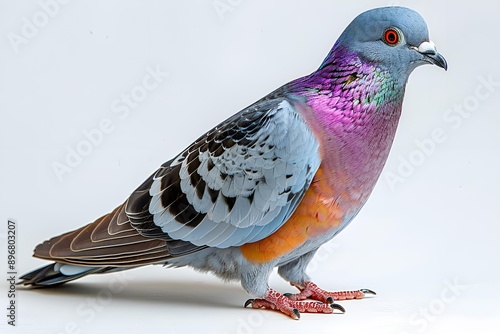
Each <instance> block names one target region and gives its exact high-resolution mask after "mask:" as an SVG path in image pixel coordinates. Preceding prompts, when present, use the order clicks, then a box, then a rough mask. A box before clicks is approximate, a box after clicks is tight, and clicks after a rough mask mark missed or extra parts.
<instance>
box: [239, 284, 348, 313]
mask: <svg viewBox="0 0 500 334" xmlns="http://www.w3.org/2000/svg"><path fill="white" fill-rule="evenodd" d="M248 305H252V307H253V308H256V309H267V310H278V311H281V312H282V313H284V314H286V315H288V316H290V317H292V318H293V319H299V318H300V313H301V312H303V313H333V312H334V310H336V309H337V310H340V311H341V312H342V313H344V312H345V310H344V308H343V307H342V306H340V305H338V304H334V303H333V302H332V303H326V304H325V303H319V302H316V301H296V300H292V299H290V298H288V297H286V296H285V295H282V294H280V293H279V292H277V291H275V290H273V289H270V288H269V289H268V290H267V293H266V295H265V296H264V298H262V299H249V300H247V302H246V303H245V307H247V306H248Z"/></svg>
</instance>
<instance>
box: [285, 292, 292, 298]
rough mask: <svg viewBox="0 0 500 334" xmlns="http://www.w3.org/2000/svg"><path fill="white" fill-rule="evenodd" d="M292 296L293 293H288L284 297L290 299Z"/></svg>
mask: <svg viewBox="0 0 500 334" xmlns="http://www.w3.org/2000/svg"><path fill="white" fill-rule="evenodd" d="M291 295H293V293H290V292H287V293H284V294H283V296H285V297H288V298H290V296H291Z"/></svg>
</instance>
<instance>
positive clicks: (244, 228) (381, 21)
mask: <svg viewBox="0 0 500 334" xmlns="http://www.w3.org/2000/svg"><path fill="white" fill-rule="evenodd" d="M424 64H434V65H437V66H439V67H442V68H444V69H447V64H446V61H445V59H444V58H443V57H442V56H441V55H440V54H439V53H438V52H437V50H436V47H435V46H434V44H433V43H432V42H431V41H430V40H429V34H428V29H427V25H426V23H425V21H424V20H423V18H422V17H421V16H420V15H419V14H418V13H417V12H415V11H413V10H411V9H408V8H403V7H385V8H376V9H372V10H369V11H367V12H364V13H362V14H360V15H359V16H358V17H356V18H355V19H354V20H353V21H352V22H351V23H350V24H349V26H348V27H347V28H346V29H345V31H344V32H343V33H342V35H341V36H340V37H339V39H338V40H337V42H336V43H335V45H334V46H333V48H332V49H331V51H330V52H329V54H328V55H327V57H326V58H325V60H324V61H323V63H322V64H321V66H320V67H319V68H318V70H317V71H315V72H313V73H311V74H309V75H307V76H304V77H302V78H299V79H296V80H293V81H291V82H289V83H287V84H285V85H284V86H282V87H280V88H278V89H277V90H275V91H273V92H272V93H270V94H268V95H267V96H265V97H263V98H262V99H260V100H259V101H257V102H255V103H254V104H252V105H250V106H248V107H247V108H245V109H243V110H241V111H240V112H238V113H237V114H235V115H234V116H232V117H230V118H228V119H227V120H225V121H224V122H222V123H220V124H219V125H217V126H216V127H215V128H213V129H212V130H210V131H208V132H207V133H205V134H204V135H202V136H201V137H200V138H199V139H198V140H196V141H195V142H194V143H192V144H191V145H189V146H188V147H187V148H186V149H185V150H184V151H183V152H181V153H180V154H179V155H177V156H176V157H174V158H173V159H172V160H169V161H167V162H165V163H164V164H163V165H161V167H160V168H159V169H158V170H156V171H155V172H154V173H153V174H152V175H151V176H149V177H148V178H147V179H146V181H144V183H142V184H141V185H140V186H139V187H138V188H137V189H136V190H135V191H134V192H133V193H132V194H131V195H130V197H128V198H127V199H126V200H125V202H124V203H123V204H121V205H120V206H118V207H117V208H115V209H114V210H113V211H111V212H110V213H109V214H107V215H104V216H102V217H100V218H98V219H97V220H96V221H94V222H92V223H90V224H88V225H86V226H83V227H82V228H80V229H77V230H75V231H72V232H68V233H65V234H63V235H60V236H57V237H54V238H52V239H50V240H48V241H45V242H43V243H42V244H40V245H38V246H37V247H36V249H35V252H34V256H35V257H38V258H41V259H46V260H51V261H54V262H53V263H51V264H49V265H47V266H45V267H43V268H40V269H37V270H34V271H32V272H30V273H28V274H26V275H24V276H23V277H21V279H22V281H21V283H22V284H25V285H28V286H32V287H51V286H55V285H60V284H63V283H66V282H69V281H72V280H75V279H78V278H81V277H83V276H86V275H90V274H101V273H110V272H116V271H121V270H126V269H130V268H136V267H140V266H144V265H149V264H161V265H166V266H169V267H182V266H190V267H193V268H195V269H198V270H201V271H206V272H211V273H214V274H215V275H217V276H220V277H222V278H223V279H229V280H239V281H240V282H241V285H242V286H243V288H244V289H245V290H246V291H247V292H248V293H249V294H251V295H253V296H254V297H255V298H256V299H250V300H248V301H247V303H246V304H245V306H248V305H251V306H252V307H253V308H263V309H272V310H279V311H281V312H283V313H284V314H286V315H288V316H290V317H292V318H294V319H298V318H299V317H300V313H301V312H314V313H333V312H334V310H335V309H337V310H339V311H341V312H344V308H343V307H342V306H340V305H338V304H336V303H334V301H338V300H345V299H362V298H363V297H364V296H365V294H370V293H371V294H374V292H373V291H371V290H368V289H360V290H353V291H339V292H329V291H326V290H323V289H321V288H319V287H318V286H317V285H316V284H314V283H313V282H312V281H311V278H310V277H309V276H308V275H307V274H306V273H305V269H306V267H307V265H308V263H309V262H310V261H311V259H312V258H313V256H314V254H315V252H316V251H317V249H318V248H319V247H320V246H321V245H322V244H324V243H325V242H327V241H329V240H331V239H332V238H333V237H334V236H335V235H337V234H338V233H339V232H340V231H341V230H343V229H344V228H345V227H346V226H347V225H348V224H349V223H350V222H351V221H352V219H353V218H354V217H355V216H356V214H357V213H358V212H359V210H360V209H361V207H362V206H363V205H364V204H365V202H366V201H367V199H368V197H369V195H370V193H371V192H372V190H373V188H374V186H375V183H376V182H377V179H378V178H379V175H380V173H381V171H382V168H383V166H384V164H385V161H386V159H387V156H388V154H389V151H390V148H391V145H392V142H393V139H394V135H395V133H396V128H397V125H398V121H399V118H400V115H401V106H402V102H403V96H404V92H405V86H406V83H407V80H408V77H409V75H410V73H411V72H412V71H413V70H414V69H415V68H416V67H418V66H420V65H424ZM275 267H278V273H279V275H280V276H281V277H283V278H284V279H285V280H286V281H288V282H290V284H291V285H292V286H294V287H296V288H297V289H298V290H299V292H298V293H296V294H280V293H278V292H277V291H275V290H274V289H272V288H271V287H270V286H269V284H268V280H269V275H270V274H271V272H272V270H273V268H275Z"/></svg>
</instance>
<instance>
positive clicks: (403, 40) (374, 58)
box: [334, 7, 448, 82]
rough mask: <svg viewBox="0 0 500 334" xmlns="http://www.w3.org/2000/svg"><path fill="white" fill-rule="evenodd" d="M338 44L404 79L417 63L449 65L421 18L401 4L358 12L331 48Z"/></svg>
mask: <svg viewBox="0 0 500 334" xmlns="http://www.w3.org/2000/svg"><path fill="white" fill-rule="evenodd" d="M339 47H342V48H345V49H347V50H348V51H351V52H353V53H355V54H357V55H358V56H359V57H360V58H361V59H364V60H367V61H370V62H373V63H376V64H377V65H378V66H380V67H382V68H385V69H387V70H389V71H390V72H392V73H394V74H396V77H399V78H400V79H402V80H404V82H406V80H407V79H408V76H409V74H410V73H411V72H412V71H413V70H414V69H415V68H416V67H418V66H420V65H424V64H434V65H437V66H439V67H442V68H444V69H445V70H446V69H447V68H448V65H447V63H446V60H445V59H444V57H443V56H442V55H441V54H440V53H439V52H438V51H437V49H436V47H435V45H434V43H432V42H431V41H430V39H429V31H428V29H427V24H426V23H425V21H424V19H423V18H422V17H421V16H420V14H418V13H417V12H415V11H414V10H411V9H409V8H404V7H383V8H376V9H372V10H369V11H366V12H364V13H362V14H360V15H358V16H357V17H356V18H355V19H354V20H353V21H352V22H351V23H350V24H349V26H348V27H347V28H346V29H345V30H344V32H343V33H342V35H341V36H340V37H339V39H338V41H337V43H336V44H335V47H334V50H335V49H337V48H339Z"/></svg>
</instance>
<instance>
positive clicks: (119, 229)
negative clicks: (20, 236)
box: [34, 204, 171, 267]
mask: <svg viewBox="0 0 500 334" xmlns="http://www.w3.org/2000/svg"><path fill="white" fill-rule="evenodd" d="M124 208H125V204H122V205H120V206H119V207H117V208H116V209H115V210H113V211H112V212H111V213H109V214H107V215H105V216H102V217H100V218H99V219H97V220H96V221H94V222H93V223H90V224H88V225H86V226H83V227H82V228H79V229H77V230H75V231H72V232H68V233H65V234H62V235H60V236H58V237H54V238H52V239H50V240H48V241H45V242H43V243H42V244H40V245H38V246H37V247H36V248H35V253H34V256H35V257H38V258H42V259H46V260H53V261H57V262H62V263H68V264H77V265H84V266H112V267H122V266H123V267H129V266H138V265H145V264H152V263H160V262H165V261H166V260H168V259H169V258H170V257H171V255H170V253H169V251H168V245H167V243H168V241H166V240H159V239H153V238H147V237H144V236H142V235H141V234H139V233H138V232H137V230H135V229H134V228H133V227H132V226H131V225H130V222H129V220H128V218H127V216H126V214H125V211H124Z"/></svg>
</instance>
